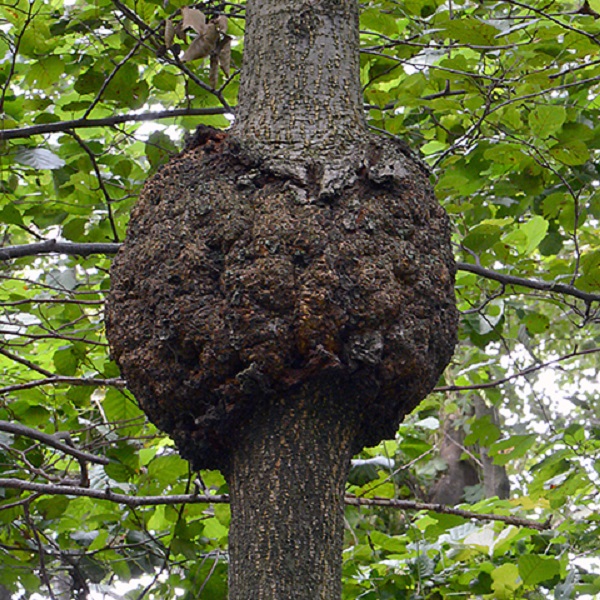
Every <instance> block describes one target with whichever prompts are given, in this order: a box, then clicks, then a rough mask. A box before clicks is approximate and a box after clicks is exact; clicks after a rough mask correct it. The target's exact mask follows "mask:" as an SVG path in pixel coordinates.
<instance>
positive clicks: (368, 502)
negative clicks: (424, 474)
mask: <svg viewBox="0 0 600 600" xmlns="http://www.w3.org/2000/svg"><path fill="white" fill-rule="evenodd" d="M0 488H10V489H14V490H22V491H30V492H36V493H39V494H50V495H64V496H85V497H87V498H95V499H97V500H108V501H109V502H115V503H118V504H124V505H125V506H129V507H137V506H159V505H171V506H172V505H174V504H228V503H229V495H227V494H221V495H214V496H213V495H210V494H178V495H173V496H128V495H127V494H117V493H114V492H111V491H110V489H108V488H107V489H106V490H94V489H90V488H82V487H70V486H66V485H52V484H45V483H34V482H32V481H24V480H22V479H10V478H7V479H0ZM345 503H346V504H348V505H353V506H388V507H390V508H401V509H404V510H430V511H433V512H438V513H443V514H449V515H458V516H460V517H464V518H465V519H478V520H481V521H501V522H503V523H507V524H509V525H516V526H518V527H530V528H531V529H537V530H539V531H542V530H545V529H549V528H550V523H549V522H546V523H539V522H538V521H531V520H529V519H523V518H519V517H510V516H506V515H492V514H488V513H484V514H481V513H476V512H472V511H469V510H462V509H459V508H453V507H450V506H445V505H443V504H428V503H424V502H414V501H412V500H398V499H395V498H379V497H375V498H358V497H356V496H352V495H346V497H345ZM1 509H2V506H0V510H1Z"/></svg>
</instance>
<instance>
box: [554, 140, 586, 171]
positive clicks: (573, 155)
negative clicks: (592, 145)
mask: <svg viewBox="0 0 600 600" xmlns="http://www.w3.org/2000/svg"><path fill="white" fill-rule="evenodd" d="M550 154H551V155H552V156H553V157H554V158H555V159H556V160H558V161H559V162H561V163H563V164H565V165H569V166H576V165H582V164H584V163H586V162H587V161H588V160H589V159H590V152H589V150H588V147H587V146H586V145H585V143H584V142H582V141H580V140H573V141H571V142H565V143H564V144H557V145H556V146H553V147H552V148H550Z"/></svg>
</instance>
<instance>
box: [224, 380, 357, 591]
mask: <svg viewBox="0 0 600 600" xmlns="http://www.w3.org/2000/svg"><path fill="white" fill-rule="evenodd" d="M340 385H341V387H339V386H340ZM345 386H347V383H344V382H336V381H335V380H330V381H328V382H327V381H321V382H318V383H317V382H315V384H314V385H311V386H307V387H304V388H301V389H300V390H299V391H298V393H295V394H289V395H285V396H284V397H282V398H281V399H278V400H277V401H276V402H273V403H272V404H271V405H270V407H269V409H268V410H267V411H265V412H264V413H261V414H260V415H258V416H257V418H256V419H254V421H253V428H252V429H251V430H250V429H247V428H246V429H240V430H239V431H238V432H237V435H236V439H235V443H236V445H237V448H238V451H237V452H236V453H235V454H234V456H233V459H232V465H231V472H230V476H229V478H228V479H229V486H230V493H231V507H232V521H231V528H230V534H229V544H230V553H231V555H232V556H235V557H237V560H234V561H232V563H231V566H230V590H231V592H230V599H231V600H247V599H248V598H303V599H306V600H308V599H310V600H331V599H332V598H339V597H340V594H341V560H340V558H341V555H342V542H343V531H344V524H343V516H344V513H343V498H344V488H345V482H346V476H347V468H348V465H349V461H350V458H351V456H352V448H353V445H354V442H353V440H354V436H355V433H356V432H355V427H356V415H354V414H352V411H347V410H346V409H345V407H344V405H343V404H341V403H340V402H339V401H338V398H339V396H340V394H344V393H347V392H348V391H347V390H344V387H345ZM332 557H335V559H333V560H332Z"/></svg>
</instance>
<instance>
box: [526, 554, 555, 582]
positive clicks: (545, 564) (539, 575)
mask: <svg viewBox="0 0 600 600" xmlns="http://www.w3.org/2000/svg"><path fill="white" fill-rule="evenodd" d="M518 565H519V575H520V576H521V579H522V580H523V583H524V584H525V585H537V584H538V583H542V582H543V581H548V580H550V579H552V578H553V577H556V576H557V575H559V573H560V563H559V562H558V560H556V558H553V557H550V556H540V555H539V554H524V555H523V556H520V557H519V560H518Z"/></svg>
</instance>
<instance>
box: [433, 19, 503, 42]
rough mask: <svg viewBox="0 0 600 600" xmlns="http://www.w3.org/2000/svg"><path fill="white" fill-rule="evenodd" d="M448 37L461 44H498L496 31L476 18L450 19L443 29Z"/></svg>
mask: <svg viewBox="0 0 600 600" xmlns="http://www.w3.org/2000/svg"><path fill="white" fill-rule="evenodd" d="M444 29H445V31H446V33H447V34H448V37H451V38H453V39H455V40H456V41H457V42H461V43H463V44H478V45H482V46H486V45H488V46H493V45H496V44H498V43H499V42H498V39H497V36H498V33H499V32H498V29H496V27H494V26H493V25H490V24H489V23H486V22H484V21H482V20H481V19H478V18H476V17H463V18H461V19H452V20H450V21H448V23H447V24H446V25H445V27H444Z"/></svg>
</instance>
